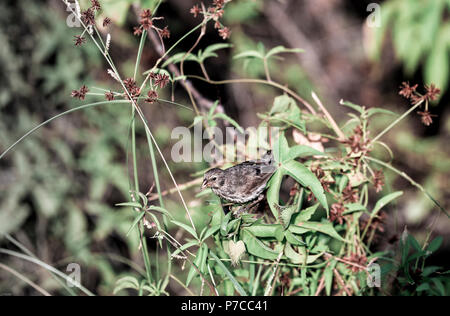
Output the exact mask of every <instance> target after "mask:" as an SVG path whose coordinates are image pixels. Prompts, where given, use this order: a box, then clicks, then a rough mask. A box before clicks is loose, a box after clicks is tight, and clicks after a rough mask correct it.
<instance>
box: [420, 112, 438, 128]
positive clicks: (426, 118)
mask: <svg viewBox="0 0 450 316" xmlns="http://www.w3.org/2000/svg"><path fill="white" fill-rule="evenodd" d="M417 114H419V115H420V116H421V120H422V123H423V125H425V126H430V125H431V123H433V119H432V117H437V115H435V114H431V113H430V112H429V111H427V110H425V111H423V112H421V111H418V112H417Z"/></svg>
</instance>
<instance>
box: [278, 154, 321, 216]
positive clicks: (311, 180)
mask: <svg viewBox="0 0 450 316" xmlns="http://www.w3.org/2000/svg"><path fill="white" fill-rule="evenodd" d="M282 168H283V169H284V170H286V173H287V174H288V175H290V176H291V177H292V178H294V179H295V180H296V181H297V182H298V183H300V184H301V185H302V186H304V187H306V188H308V189H310V190H311V191H312V193H313V194H314V196H315V197H316V198H317V200H318V201H319V202H320V204H322V206H323V207H324V208H325V209H326V210H327V212H328V203H327V198H326V196H325V192H324V190H323V187H322V184H321V183H320V181H319V180H318V179H317V177H316V176H315V175H314V174H313V173H312V172H311V171H310V170H309V169H308V168H306V167H305V166H304V165H302V164H301V163H299V162H298V161H295V160H291V161H289V162H287V163H285V164H283V165H282Z"/></svg>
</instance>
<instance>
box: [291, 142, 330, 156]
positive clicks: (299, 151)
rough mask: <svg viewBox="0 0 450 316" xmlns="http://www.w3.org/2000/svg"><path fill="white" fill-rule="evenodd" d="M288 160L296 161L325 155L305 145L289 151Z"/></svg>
mask: <svg viewBox="0 0 450 316" xmlns="http://www.w3.org/2000/svg"><path fill="white" fill-rule="evenodd" d="M288 156H289V159H297V158H303V157H309V156H325V153H323V152H321V151H318V150H317V149H314V148H312V147H309V146H306V145H296V146H293V147H291V148H290V149H289V154H288Z"/></svg>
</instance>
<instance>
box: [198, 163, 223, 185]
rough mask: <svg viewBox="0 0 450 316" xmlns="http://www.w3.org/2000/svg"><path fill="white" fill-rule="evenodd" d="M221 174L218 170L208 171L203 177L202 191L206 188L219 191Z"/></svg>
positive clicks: (221, 179)
mask: <svg viewBox="0 0 450 316" xmlns="http://www.w3.org/2000/svg"><path fill="white" fill-rule="evenodd" d="M223 172H224V171H223V170H222V169H219V168H213V169H211V170H208V171H207V172H206V173H205V176H204V177H203V184H202V190H204V189H206V188H213V189H219V188H220V187H221V186H223Z"/></svg>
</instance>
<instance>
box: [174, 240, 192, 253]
mask: <svg viewBox="0 0 450 316" xmlns="http://www.w3.org/2000/svg"><path fill="white" fill-rule="evenodd" d="M196 245H198V241H197V240H191V241H189V242H187V243H185V244H184V245H182V246H180V247H179V248H177V249H175V251H174V252H173V253H172V254H171V255H172V257H174V256H176V255H178V254H179V253H180V252H182V251H185V250H186V249H188V248H191V247H193V246H196Z"/></svg>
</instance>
